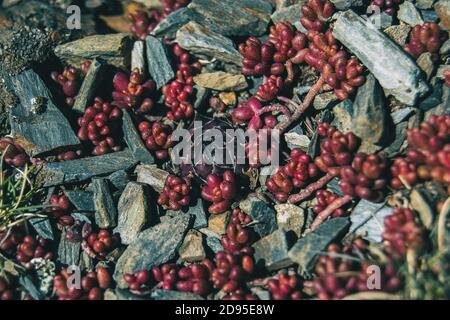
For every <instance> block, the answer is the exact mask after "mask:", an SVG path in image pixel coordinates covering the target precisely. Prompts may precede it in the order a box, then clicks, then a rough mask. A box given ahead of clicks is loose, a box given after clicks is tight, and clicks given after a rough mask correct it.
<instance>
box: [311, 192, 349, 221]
mask: <svg viewBox="0 0 450 320" xmlns="http://www.w3.org/2000/svg"><path fill="white" fill-rule="evenodd" d="M352 200H353V197H352V196H348V195H347V196H343V197H342V198H338V199H336V200H334V201H333V202H332V203H330V204H329V205H328V206H327V207H326V208H325V210H323V211H322V212H320V213H319V214H318V215H317V217H316V219H314V222H313V223H312V225H311V230H314V229H316V228H317V227H318V226H320V225H321V224H322V222H323V221H325V219H326V218H328V217H329V216H330V215H331V214H332V213H333V212H334V211H335V210H337V209H339V208H340V207H342V206H344V205H346V204H347V203H349V202H350V201H352Z"/></svg>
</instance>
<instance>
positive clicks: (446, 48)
mask: <svg viewBox="0 0 450 320" xmlns="http://www.w3.org/2000/svg"><path fill="white" fill-rule="evenodd" d="M439 53H440V54H449V53H450V39H447V41H445V42H444V43H443V44H442V46H441V49H440V50H439Z"/></svg>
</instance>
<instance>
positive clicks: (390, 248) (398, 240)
mask: <svg viewBox="0 0 450 320" xmlns="http://www.w3.org/2000/svg"><path fill="white" fill-rule="evenodd" d="M384 228H385V230H384V232H383V240H384V245H385V247H384V248H385V250H386V252H387V253H389V254H390V255H391V256H392V257H394V258H400V259H401V258H404V257H405V256H406V250H407V249H408V248H410V249H412V250H417V251H420V250H421V249H422V248H423V247H424V239H425V229H424V228H423V227H422V226H420V225H419V224H418V223H417V216H416V214H415V212H414V211H412V210H411V209H408V208H396V209H394V211H393V212H392V214H391V215H389V216H387V217H385V218H384Z"/></svg>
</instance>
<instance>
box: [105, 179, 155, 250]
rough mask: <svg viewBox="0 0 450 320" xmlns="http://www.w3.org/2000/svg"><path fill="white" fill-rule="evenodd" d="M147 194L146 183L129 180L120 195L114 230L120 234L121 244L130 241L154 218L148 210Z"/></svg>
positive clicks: (148, 192) (148, 191)
mask: <svg viewBox="0 0 450 320" xmlns="http://www.w3.org/2000/svg"><path fill="white" fill-rule="evenodd" d="M148 194H150V190H149V187H148V186H147V185H144V184H141V183H137V182H130V183H129V184H128V185H127V187H126V188H125V190H124V191H123V193H122V195H121V196H120V199H119V204H118V207H117V211H118V213H119V217H118V222H117V228H115V229H114V232H115V233H119V234H120V239H121V242H122V243H123V244H127V245H128V244H130V243H132V242H133V241H134V239H136V237H137V235H138V234H139V232H141V231H142V229H143V228H144V227H145V226H146V225H147V224H148V223H151V220H154V219H152V216H151V212H150V205H149V199H148V196H147V195H148ZM155 215H156V212H155ZM155 218H156V217H155Z"/></svg>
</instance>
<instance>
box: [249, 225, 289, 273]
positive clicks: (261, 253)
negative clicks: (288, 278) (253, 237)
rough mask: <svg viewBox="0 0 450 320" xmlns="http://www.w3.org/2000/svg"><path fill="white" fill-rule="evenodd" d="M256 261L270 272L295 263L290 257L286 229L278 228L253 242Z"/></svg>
mask: <svg viewBox="0 0 450 320" xmlns="http://www.w3.org/2000/svg"><path fill="white" fill-rule="evenodd" d="M253 249H255V255H254V257H255V262H256V265H257V266H258V267H262V268H264V269H266V270H267V271H269V272H273V271H277V270H280V269H283V268H287V267H289V266H290V265H292V264H293V262H292V261H291V259H290V258H289V257H288V251H289V244H288V239H287V236H286V231H284V230H283V229H278V230H276V231H275V232H273V233H272V234H270V235H268V236H267V237H265V238H262V239H261V240H258V241H257V242H256V243H254V244H253Z"/></svg>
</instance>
